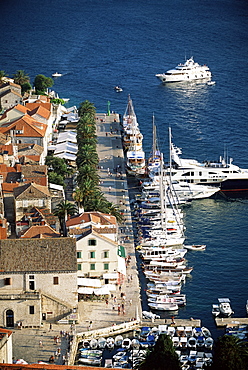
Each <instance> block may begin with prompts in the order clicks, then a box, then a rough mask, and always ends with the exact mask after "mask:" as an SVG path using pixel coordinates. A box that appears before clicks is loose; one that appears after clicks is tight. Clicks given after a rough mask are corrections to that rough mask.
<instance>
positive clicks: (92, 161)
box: [76, 144, 99, 168]
mask: <svg viewBox="0 0 248 370" xmlns="http://www.w3.org/2000/svg"><path fill="white" fill-rule="evenodd" d="M76 163H77V167H78V168H80V167H81V166H83V165H84V164H89V165H90V166H91V167H92V168H97V165H98V163H99V158H98V154H97V152H96V151H95V149H94V147H93V146H92V145H89V144H87V145H84V146H83V147H82V148H81V150H79V151H78V153H77V159H76Z"/></svg>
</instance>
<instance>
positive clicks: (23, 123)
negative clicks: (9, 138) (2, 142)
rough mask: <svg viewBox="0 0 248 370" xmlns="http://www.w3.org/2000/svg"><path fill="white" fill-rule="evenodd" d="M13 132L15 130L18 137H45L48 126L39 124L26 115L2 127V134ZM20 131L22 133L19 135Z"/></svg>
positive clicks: (0, 129)
mask: <svg viewBox="0 0 248 370" xmlns="http://www.w3.org/2000/svg"><path fill="white" fill-rule="evenodd" d="M11 130H15V136H16V137H23V136H24V137H44V135H45V133H46V130H47V125H46V124H44V123H41V122H37V121H36V120H34V119H33V118H32V117H30V116H29V115H27V114H25V115H24V116H22V117H21V118H18V119H16V120H15V121H13V122H11V123H4V124H3V125H2V126H1V127H0V132H1V133H3V134H7V133H10V131H11ZM18 131H19V132H20V133H18Z"/></svg>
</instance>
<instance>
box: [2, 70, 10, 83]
mask: <svg viewBox="0 0 248 370" xmlns="http://www.w3.org/2000/svg"><path fill="white" fill-rule="evenodd" d="M7 76H8V75H7V74H6V73H5V71H0V83H2V82H3V81H4V77H7Z"/></svg>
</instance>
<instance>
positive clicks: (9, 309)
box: [0, 238, 78, 327]
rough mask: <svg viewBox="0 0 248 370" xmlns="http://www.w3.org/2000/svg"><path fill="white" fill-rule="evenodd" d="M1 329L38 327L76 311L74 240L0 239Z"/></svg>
mask: <svg viewBox="0 0 248 370" xmlns="http://www.w3.org/2000/svg"><path fill="white" fill-rule="evenodd" d="M0 255H1V259H0V326H4V327H15V326H16V325H22V326H23V327H40V326H41V323H42V322H43V321H45V320H48V321H49V322H53V321H56V320H59V319H61V318H63V317H64V316H66V315H68V314H69V313H71V312H74V311H76V309H77V301H78V299H77V258H76V240H75V239H74V238H56V239H54V238H51V239H6V240H0Z"/></svg>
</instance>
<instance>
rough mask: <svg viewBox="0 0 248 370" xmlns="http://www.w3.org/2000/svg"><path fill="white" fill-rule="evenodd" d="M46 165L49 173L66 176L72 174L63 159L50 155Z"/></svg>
mask: <svg viewBox="0 0 248 370" xmlns="http://www.w3.org/2000/svg"><path fill="white" fill-rule="evenodd" d="M45 164H46V165H47V166H48V171H50V172H56V173H57V174H58V175H62V176H64V177H65V176H66V175H68V174H70V173H71V170H70V169H69V168H68V166H67V163H66V161H65V160H64V159H63V158H58V157H54V156H52V155H49V156H47V157H46V162H45Z"/></svg>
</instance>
